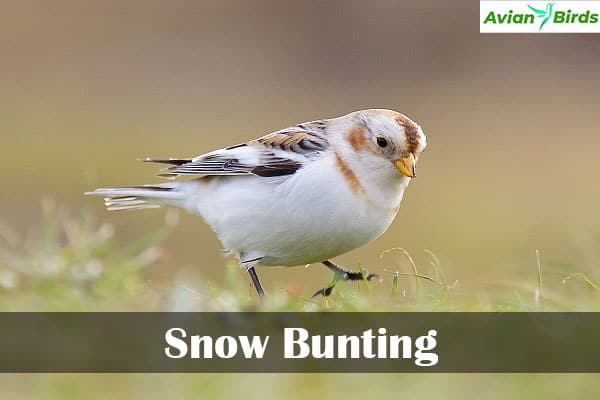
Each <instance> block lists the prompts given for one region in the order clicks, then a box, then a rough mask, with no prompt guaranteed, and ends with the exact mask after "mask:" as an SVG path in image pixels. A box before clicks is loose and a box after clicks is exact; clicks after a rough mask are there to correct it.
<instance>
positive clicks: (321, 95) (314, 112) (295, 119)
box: [0, 0, 600, 398]
mask: <svg viewBox="0 0 600 400" xmlns="http://www.w3.org/2000/svg"><path fill="white" fill-rule="evenodd" d="M478 15H479V14H478V4H477V2H474V1H462V0H461V1H453V2H439V1H434V0H419V1H416V0H415V1H391V0H374V1H369V2H366V1H354V0H347V1H325V2H324V1H303V2H291V1H277V2H275V1H251V2H250V1H197V2H187V1H169V2H166V1H163V2H161V1H133V0H127V1H118V2H117V1H105V2H99V1H96V2H91V1H88V2H81V1H63V0H57V1H53V2H41V1H29V0H26V1H18V2H17V1H6V2H3V3H2V9H1V12H0V93H1V94H0V102H1V106H0V137H1V142H0V143H1V146H2V157H1V159H0V166H1V168H0V170H1V171H2V185H3V188H2V195H1V196H0V207H1V210H2V212H1V213H0V221H1V224H2V226H3V227H4V229H5V230H7V229H9V228H7V227H10V229H12V230H14V231H16V232H18V233H19V234H22V235H28V234H29V233H31V234H33V235H35V232H36V230H37V229H38V228H39V221H40V218H41V213H42V207H41V205H40V204H41V201H42V200H41V199H44V198H45V199H48V198H51V199H54V201H55V202H56V203H57V204H60V205H61V207H67V208H70V209H71V210H73V212H74V213H75V214H77V213H79V212H80V211H81V210H84V212H86V213H89V214H92V215H93V216H94V217H95V218H96V219H97V220H98V221H100V222H103V221H109V222H110V223H111V224H113V225H115V227H116V230H117V232H118V234H119V236H120V237H121V238H122V241H123V243H124V244H123V245H126V243H128V242H129V241H133V240H135V239H136V238H137V237H139V236H140V235H142V234H143V233H145V232H149V231H152V230H155V229H156V228H157V227H159V226H162V225H163V224H164V221H165V213H166V212H165V210H164V209H160V210H147V211H140V212H135V213H112V214H108V213H107V212H105V211H104V209H103V206H102V204H101V203H102V202H101V201H99V200H98V199H94V198H84V197H83V196H82V193H83V192H84V191H88V190H90V189H93V188H96V187H106V186H120V185H130V184H143V183H153V182H156V181H157V180H158V178H155V177H154V174H155V172H156V171H157V170H156V168H155V166H153V165H148V164H143V163H140V162H137V161H136V159H137V158H138V157H145V156H157V157H168V156H174V157H179V156H194V155H197V154H201V153H204V152H207V151H210V150H213V149H216V148H219V147H223V146H227V145H231V144H235V143H239V142H243V141H246V140H249V139H252V138H255V137H257V136H260V135H262V134H265V133H268V132H271V131H274V130H278V129H280V128H283V127H286V126H289V125H292V124H295V123H299V122H303V121H308V120H313V119H318V118H325V117H334V116H338V115H342V114H346V113H348V112H351V111H354V110H358V109H363V108H391V109H395V110H398V111H401V112H403V113H405V114H407V115H409V116H410V117H411V118H413V119H414V120H416V121H418V122H419V123H420V124H421V125H422V127H423V129H424V130H425V132H426V134H427V135H428V142H429V147H428V149H427V151H426V153H425V154H424V155H423V157H422V158H421V161H420V163H419V177H418V178H417V179H416V180H414V182H413V183H412V184H411V186H410V187H409V189H408V192H407V193H406V196H405V200H404V202H403V205H402V207H401V209H400V213H399V215H398V217H397V220H396V222H395V223H394V224H393V225H392V227H391V228H390V230H389V231H388V232H387V233H386V234H385V235H384V236H383V237H382V238H381V239H380V240H378V241H377V242H375V243H373V244H370V245H368V246H365V247H364V248H361V249H359V250H357V251H354V252H352V253H350V254H347V255H345V256H343V257H339V259H338V261H339V262H340V263H342V264H345V265H346V266H347V267H352V268H356V267H357V265H358V264H359V263H361V264H363V265H365V266H366V267H367V268H368V269H369V270H370V271H372V272H378V273H384V269H385V268H386V267H389V265H387V264H386V263H385V262H382V261H381V260H380V259H379V254H380V253H381V252H382V251H384V250H386V249H389V248H391V247H403V248H405V249H407V250H408V251H410V252H411V254H413V255H414V258H415V260H416V262H417V264H418V265H427V258H426V254H425V253H424V250H426V249H428V250H431V251H433V252H434V253H435V254H436V255H437V256H438V257H439V259H440V262H441V264H442V266H443V269H444V273H445V275H446V279H448V280H449V281H452V282H454V281H456V280H458V281H459V285H460V286H461V287H462V288H469V286H474V285H487V284H491V285H494V284H502V283H503V282H511V283H512V284H519V282H532V283H533V284H535V283H536V281H537V270H536V258H535V250H536V249H539V250H540V253H541V257H542V262H543V265H544V267H545V268H546V271H547V273H548V274H549V275H548V276H547V278H546V279H547V280H549V281H550V280H552V279H554V280H560V279H562V277H564V274H566V273H564V274H563V275H561V273H562V272H560V266H564V265H568V266H570V268H571V269H572V270H573V271H577V272H580V273H584V274H586V276H589V277H590V278H591V279H594V278H595V279H600V272H599V271H598V268H599V267H600V247H599V246H598V244H599V243H600V229H599V228H600V214H599V213H598V204H600V186H599V185H598V173H599V172H600V168H599V161H598V154H599V151H600V134H599V133H600V132H599V129H598V110H599V105H600V101H599V100H600V91H599V89H600V79H599V78H598V71H599V69H598V65H599V62H600V38H599V37H598V36H597V35H550V34H548V35H490V34H488V35H481V34H479V32H478V22H477V20H478V18H479V17H478ZM28 232H29V233H28ZM164 248H165V252H166V253H165V255H164V256H163V257H161V258H160V260H159V262H157V263H155V264H154V265H153V267H152V268H151V269H150V270H149V271H147V273H148V275H149V276H150V277H151V278H152V280H153V281H155V282H160V285H166V286H169V285H172V284H174V282H181V281H182V280H183V281H185V282H186V284H187V285H188V286H190V287H192V288H194V287H195V286H196V285H199V282H201V281H202V280H211V281H214V282H221V281H222V280H223V279H224V275H225V273H224V272H223V268H222V266H224V265H225V264H226V261H225V260H224V258H223V255H222V253H221V251H220V245H219V243H218V241H217V239H216V238H215V237H214V235H213V234H212V232H211V231H210V229H209V228H208V227H207V226H206V225H205V224H204V223H203V222H202V221H201V220H200V219H198V218H195V217H189V216H187V215H183V214H182V215H180V222H179V225H178V226H177V227H176V229H174V231H173V233H172V234H171V235H170V236H169V239H168V240H167V243H166V244H165V246H164ZM393 260H394V258H393V256H392V259H391V260H390V263H391V261H393ZM400 265H401V267H399V268H401V269H407V268H408V267H407V266H406V265H405V264H400ZM553 265H554V266H558V267H556V269H552V268H553V267H552V266H553ZM394 268H397V267H394ZM553 271H554V272H555V273H556V274H555V275H552V273H553ZM259 275H260V276H261V279H262V280H263V284H264V285H265V286H266V289H267V290H271V291H272V292H273V291H277V290H279V289H286V290H287V289H288V288H290V287H295V286H298V285H300V287H301V289H299V292H300V293H302V294H303V295H308V294H310V293H312V290H314V289H317V288H319V287H322V285H324V284H326V283H327V282H328V281H329V279H330V274H329V272H328V271H327V270H325V268H322V267H320V266H313V267H312V268H311V269H310V270H307V269H304V268H295V269H288V270H282V269H270V270H264V269H263V270H262V271H259ZM48 379H50V378H48ZM140 379H141V378H140ZM244 379H245V378H244ZM261 379H268V378H261ZM289 379H290V378H286V379H285V380H283V382H288V381H289ZM302 379H304V378H302ZM307 379H308V378H307ZM315 379H321V378H315ZM377 379H379V380H378V382H382V379H383V378H377ZM478 379H481V381H482V382H487V381H486V380H485V379H484V378H478ZM503 379H504V380H508V378H503ZM200 381H201V380H199V381H198V382H200ZM404 381H405V380H404V379H403V378H402V379H400V378H399V381H398V382H399V384H400V383H402V382H404ZM442 381H443V382H446V381H445V378H444V379H442ZM39 382H40V385H42V386H41V387H44V388H45V390H47V389H48V388H49V386H48V381H45V380H41V381H39ZM119 382H121V384H122V383H123V382H125V380H120V381H119ZM127 382H129V381H127ZM338 382H341V379H338ZM462 382H463V383H464V385H471V380H470V379H467V380H463V381H462ZM511 382H512V383H510V385H511V386H510V387H511V390H513V391H514V392H513V393H517V392H518V391H519V390H517V388H520V387H521V386H519V385H529V384H530V382H532V381H529V380H526V381H519V382H516V381H515V382H513V381H511ZM297 383H298V382H297ZM572 383H573V385H571V386H569V388H570V389H574V390H575V389H577V388H579V387H580V386H578V384H583V381H582V380H575V381H573V382H572ZM299 384H300V385H302V382H299ZM44 385H45V386H44ZM507 385H508V383H507ZM192 386H193V385H192ZM200 386H201V385H200ZM200 386H198V387H200ZM128 387H129V386H128ZM319 387H320V386H319ZM440 387H441V388H445V387H453V388H458V387H462V386H453V385H450V386H447V385H442V386H440ZM486 387H488V388H489V386H487V384H486ZM507 387H508V386H507ZM130 388H131V387H130ZM325 389H326V388H325ZM340 390H341V389H340ZM430 390H432V389H431V388H430ZM539 390H543V389H542V388H541V387H539ZM544 390H545V389H544ZM52 392H53V391H52V390H49V393H52ZM134 392H135V391H134ZM285 392H286V393H288V392H287V389H286V390H285ZM54 393H59V394H58V395H57V396H59V397H57V398H61V397H60V392H54ZM428 393H429V392H428ZM63 394H64V393H63ZM462 394H463V395H464V392H463V393H462ZM432 395H433V394H432ZM448 395H450V393H449V392H448V393H446V397H448ZM436 397H437V396H436ZM450 397H453V396H450ZM455 397H456V398H463V397H464V396H461V395H460V394H458V395H457V396H455ZM7 398H10V396H9V397H7ZM62 398H65V397H62ZM144 398H148V397H144Z"/></svg>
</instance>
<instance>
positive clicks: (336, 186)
mask: <svg viewBox="0 0 600 400" xmlns="http://www.w3.org/2000/svg"><path fill="white" fill-rule="evenodd" d="M408 182H409V180H408V179H405V180H400V179H399V180H398V182H397V183H396V184H393V185H389V186H390V187H389V188H383V189H381V188H378V189H380V190H378V191H377V192H376V193H375V192H373V193H372V194H373V195H375V197H374V198H372V197H371V196H370V192H371V191H370V190H369V189H370V188H371V186H372V184H374V183H373V182H361V184H362V186H363V188H364V191H357V190H353V189H352V188H351V186H350V185H349V183H348V181H347V179H345V178H344V176H343V175H342V174H341V173H340V172H339V169H338V168H336V161H335V158H334V157H333V155H331V156H327V157H323V158H322V159H319V160H317V161H315V162H311V163H309V164H308V165H307V166H305V167H304V168H302V169H301V170H299V171H298V172H296V173H295V174H294V175H291V176H286V177H278V178H260V177H254V176H232V177H222V178H213V179H212V180H211V181H210V183H208V184H201V183H197V182H194V183H193V186H192V184H190V186H189V188H188V189H187V190H189V191H190V194H192V192H193V196H190V197H189V200H188V201H186V204H185V205H184V207H185V208H186V209H187V210H188V211H191V212H194V213H197V214H200V215H201V216H202V217H203V218H204V219H205V220H206V222H207V223H208V224H209V225H210V226H211V227H212V228H213V230H214V231H215V232H216V233H217V235H218V236H219V238H220V239H221V241H222V242H223V245H224V246H225V248H226V249H228V250H230V251H231V252H233V253H234V254H235V255H237V256H238V257H240V258H241V259H242V260H244V259H255V258H260V257H262V258H263V259H262V260H261V262H260V264H261V265H277V266H293V265H301V264H308V263H314V262H319V261H323V260H326V259H329V258H333V257H336V256H338V255H340V254H343V253H346V252H348V251H350V250H352V249H355V248H357V247H359V246H362V245H364V244H366V243H368V242H370V241H372V240H374V239H375V238H377V237H378V236H379V235H381V234H382V233H383V232H385V230H386V229H387V228H388V227H389V225H390V224H391V222H392V221H393V219H394V217H395V216H396V213H397V206H398V205H399V203H400V200H401V199H402V194H403V192H404V189H405V187H406V185H407V184H408Z"/></svg>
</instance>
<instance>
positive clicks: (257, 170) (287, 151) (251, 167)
mask: <svg viewBox="0 0 600 400" xmlns="http://www.w3.org/2000/svg"><path fill="white" fill-rule="evenodd" d="M325 132H326V122H325V121H314V122H308V123H304V124H299V125H296V126H293V127H290V128H286V129H282V130H280V131H277V132H273V133H270V134H268V135H265V136H263V137H261V138H258V139H256V140H252V141H250V142H247V143H242V144H238V145H236V146H231V147H227V148H224V149H220V150H216V151H213V152H210V153H207V154H203V155H200V156H198V157H194V158H189V159H154V158H147V159H144V161H147V162H157V163H163V164H171V167H168V168H166V169H164V170H163V171H161V174H159V176H162V177H165V178H175V177H177V176H179V175H257V176H263V177H270V176H282V175H291V174H293V173H294V172H296V171H297V170H299V169H300V168H302V166H303V165H304V163H306V162H308V161H310V160H311V159H314V158H316V157H319V156H320V154H321V153H323V152H324V151H325V150H326V149H327V148H328V147H329V142H328V140H327V137H326V133H325Z"/></svg>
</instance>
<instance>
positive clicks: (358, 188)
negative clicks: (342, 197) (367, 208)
mask: <svg viewBox="0 0 600 400" xmlns="http://www.w3.org/2000/svg"><path fill="white" fill-rule="evenodd" d="M335 162H336V165H337V167H338V169H339V170H340V172H341V173H342V175H343V176H344V178H345V179H346V183H347V184H348V186H350V189H352V192H354V193H355V194H359V193H363V194H364V193H365V188H363V186H362V184H361V183H360V180H358V177H357V176H356V174H355V173H354V171H352V169H351V168H350V167H349V166H348V164H346V163H345V162H344V160H342V158H341V157H340V155H339V154H338V153H335Z"/></svg>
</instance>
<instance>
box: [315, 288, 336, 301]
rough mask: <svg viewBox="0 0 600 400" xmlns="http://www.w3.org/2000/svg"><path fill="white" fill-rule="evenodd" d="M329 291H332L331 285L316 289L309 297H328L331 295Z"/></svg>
mask: <svg viewBox="0 0 600 400" xmlns="http://www.w3.org/2000/svg"><path fill="white" fill-rule="evenodd" d="M331 292H333V286H329V287H326V288H323V289H319V290H317V291H316V292H315V294H313V295H312V296H311V297H310V298H311V299H314V298H315V297H317V296H323V297H329V296H331Z"/></svg>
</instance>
